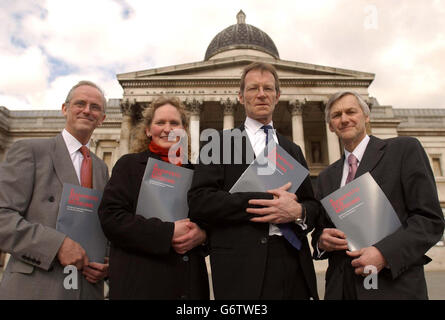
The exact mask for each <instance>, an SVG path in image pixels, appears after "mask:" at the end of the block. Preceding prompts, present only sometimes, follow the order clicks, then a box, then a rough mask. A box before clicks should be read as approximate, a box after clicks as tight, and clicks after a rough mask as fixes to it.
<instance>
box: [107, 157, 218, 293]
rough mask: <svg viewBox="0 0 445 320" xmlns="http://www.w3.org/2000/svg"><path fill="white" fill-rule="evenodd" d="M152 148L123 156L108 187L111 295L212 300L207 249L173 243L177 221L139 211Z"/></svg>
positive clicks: (114, 169) (115, 167)
mask: <svg viewBox="0 0 445 320" xmlns="http://www.w3.org/2000/svg"><path fill="white" fill-rule="evenodd" d="M149 157H153V158H156V159H158V160H161V159H160V157H159V156H158V155H156V154H154V153H152V152H150V151H145V152H141V153H135V154H127V155H124V156H123V157H122V158H120V159H119V161H118V162H117V163H116V165H115V166H114V168H113V173H112V176H111V179H110V180H109V182H108V184H107V186H106V187H105V190H104V194H103V198H102V202H101V205H100V207H99V218H100V221H101V224H102V228H103V231H104V233H105V235H106V236H107V238H108V239H109V240H110V241H111V253H110V270H109V274H110V276H109V278H110V299H208V298H209V283H208V276H207V269H206V266H205V261H204V257H205V252H204V250H203V248H202V247H201V246H199V247H196V248H194V249H192V250H190V251H189V252H187V253H186V254H184V255H180V254H178V253H176V252H175V251H174V250H173V248H172V247H171V240H172V237H173V231H174V223H172V222H163V221H161V220H159V219H157V218H151V219H146V218H144V217H142V216H139V215H135V211H136V207H137V200H138V197H139V190H140V187H141V183H142V178H143V176H144V171H145V167H146V166H147V161H148V158H149Z"/></svg>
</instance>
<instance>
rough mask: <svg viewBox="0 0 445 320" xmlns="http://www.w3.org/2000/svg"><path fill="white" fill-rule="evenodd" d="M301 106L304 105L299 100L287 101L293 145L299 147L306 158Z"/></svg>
mask: <svg viewBox="0 0 445 320" xmlns="http://www.w3.org/2000/svg"><path fill="white" fill-rule="evenodd" d="M303 106H304V103H303V102H302V101H301V100H298V99H295V100H291V101H289V105H288V110H289V112H290V114H291V115H292V139H293V141H294V143H295V144H297V145H299V146H300V148H301V151H302V152H303V155H304V156H305V157H306V151H305V146H304V130H303Z"/></svg>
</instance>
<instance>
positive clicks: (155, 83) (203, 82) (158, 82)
mask: <svg viewBox="0 0 445 320" xmlns="http://www.w3.org/2000/svg"><path fill="white" fill-rule="evenodd" d="M372 80H373V79H366V78H365V79H344V78H343V79H314V78H306V79H286V78H284V79H280V86H281V87H363V88H367V87H369V86H370V84H371V83H372ZM120 83H121V85H122V87H123V88H124V89H129V88H165V87H167V88H196V87H226V88H229V87H230V88H238V87H239V83H240V79H239V78H234V79H189V80H187V79H150V80H121V81H120Z"/></svg>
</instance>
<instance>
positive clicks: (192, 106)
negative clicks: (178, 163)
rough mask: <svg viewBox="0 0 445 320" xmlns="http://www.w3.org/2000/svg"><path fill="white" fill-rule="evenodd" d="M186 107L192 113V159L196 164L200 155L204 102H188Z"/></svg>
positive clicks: (194, 100)
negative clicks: (200, 127)
mask: <svg viewBox="0 0 445 320" xmlns="http://www.w3.org/2000/svg"><path fill="white" fill-rule="evenodd" d="M185 105H186V106H187V108H188V110H189V112H190V140H191V159H190V161H191V162H192V163H196V160H197V158H198V155H199V134H200V130H199V121H200V119H199V117H200V114H201V110H202V105H203V101H202V100H196V99H195V98H193V100H188V99H187V100H186V101H185Z"/></svg>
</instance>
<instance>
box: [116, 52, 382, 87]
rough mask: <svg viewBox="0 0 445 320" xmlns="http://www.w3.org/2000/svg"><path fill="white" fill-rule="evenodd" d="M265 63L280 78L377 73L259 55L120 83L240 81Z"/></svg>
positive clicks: (139, 74)
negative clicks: (250, 69)
mask: <svg viewBox="0 0 445 320" xmlns="http://www.w3.org/2000/svg"><path fill="white" fill-rule="evenodd" d="M257 61H262V62H266V63H271V64H273V65H274V66H275V67H276V69H277V71H278V75H279V76H280V79H283V80H284V79H351V80H352V79H360V80H369V81H372V80H373V79H374V76H375V75H374V74H373V73H368V72H361V71H355V70H348V69H340V68H333V67H327V66H321V65H314V64H308V63H301V62H294V61H286V60H279V59H273V58H266V57H258V56H249V55H243V56H236V57H227V58H220V59H215V60H209V61H199V62H193V63H186V64H180V65H174V66H167V67H161V68H154V69H147V70H142V71H136V72H129V73H122V74H118V75H117V79H118V80H119V81H128V80H130V81H135V80H166V79H169V80H186V79H189V80H197V79H239V78H240V76H241V71H242V69H243V68H244V67H245V66H246V65H248V64H250V63H252V62H257Z"/></svg>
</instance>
